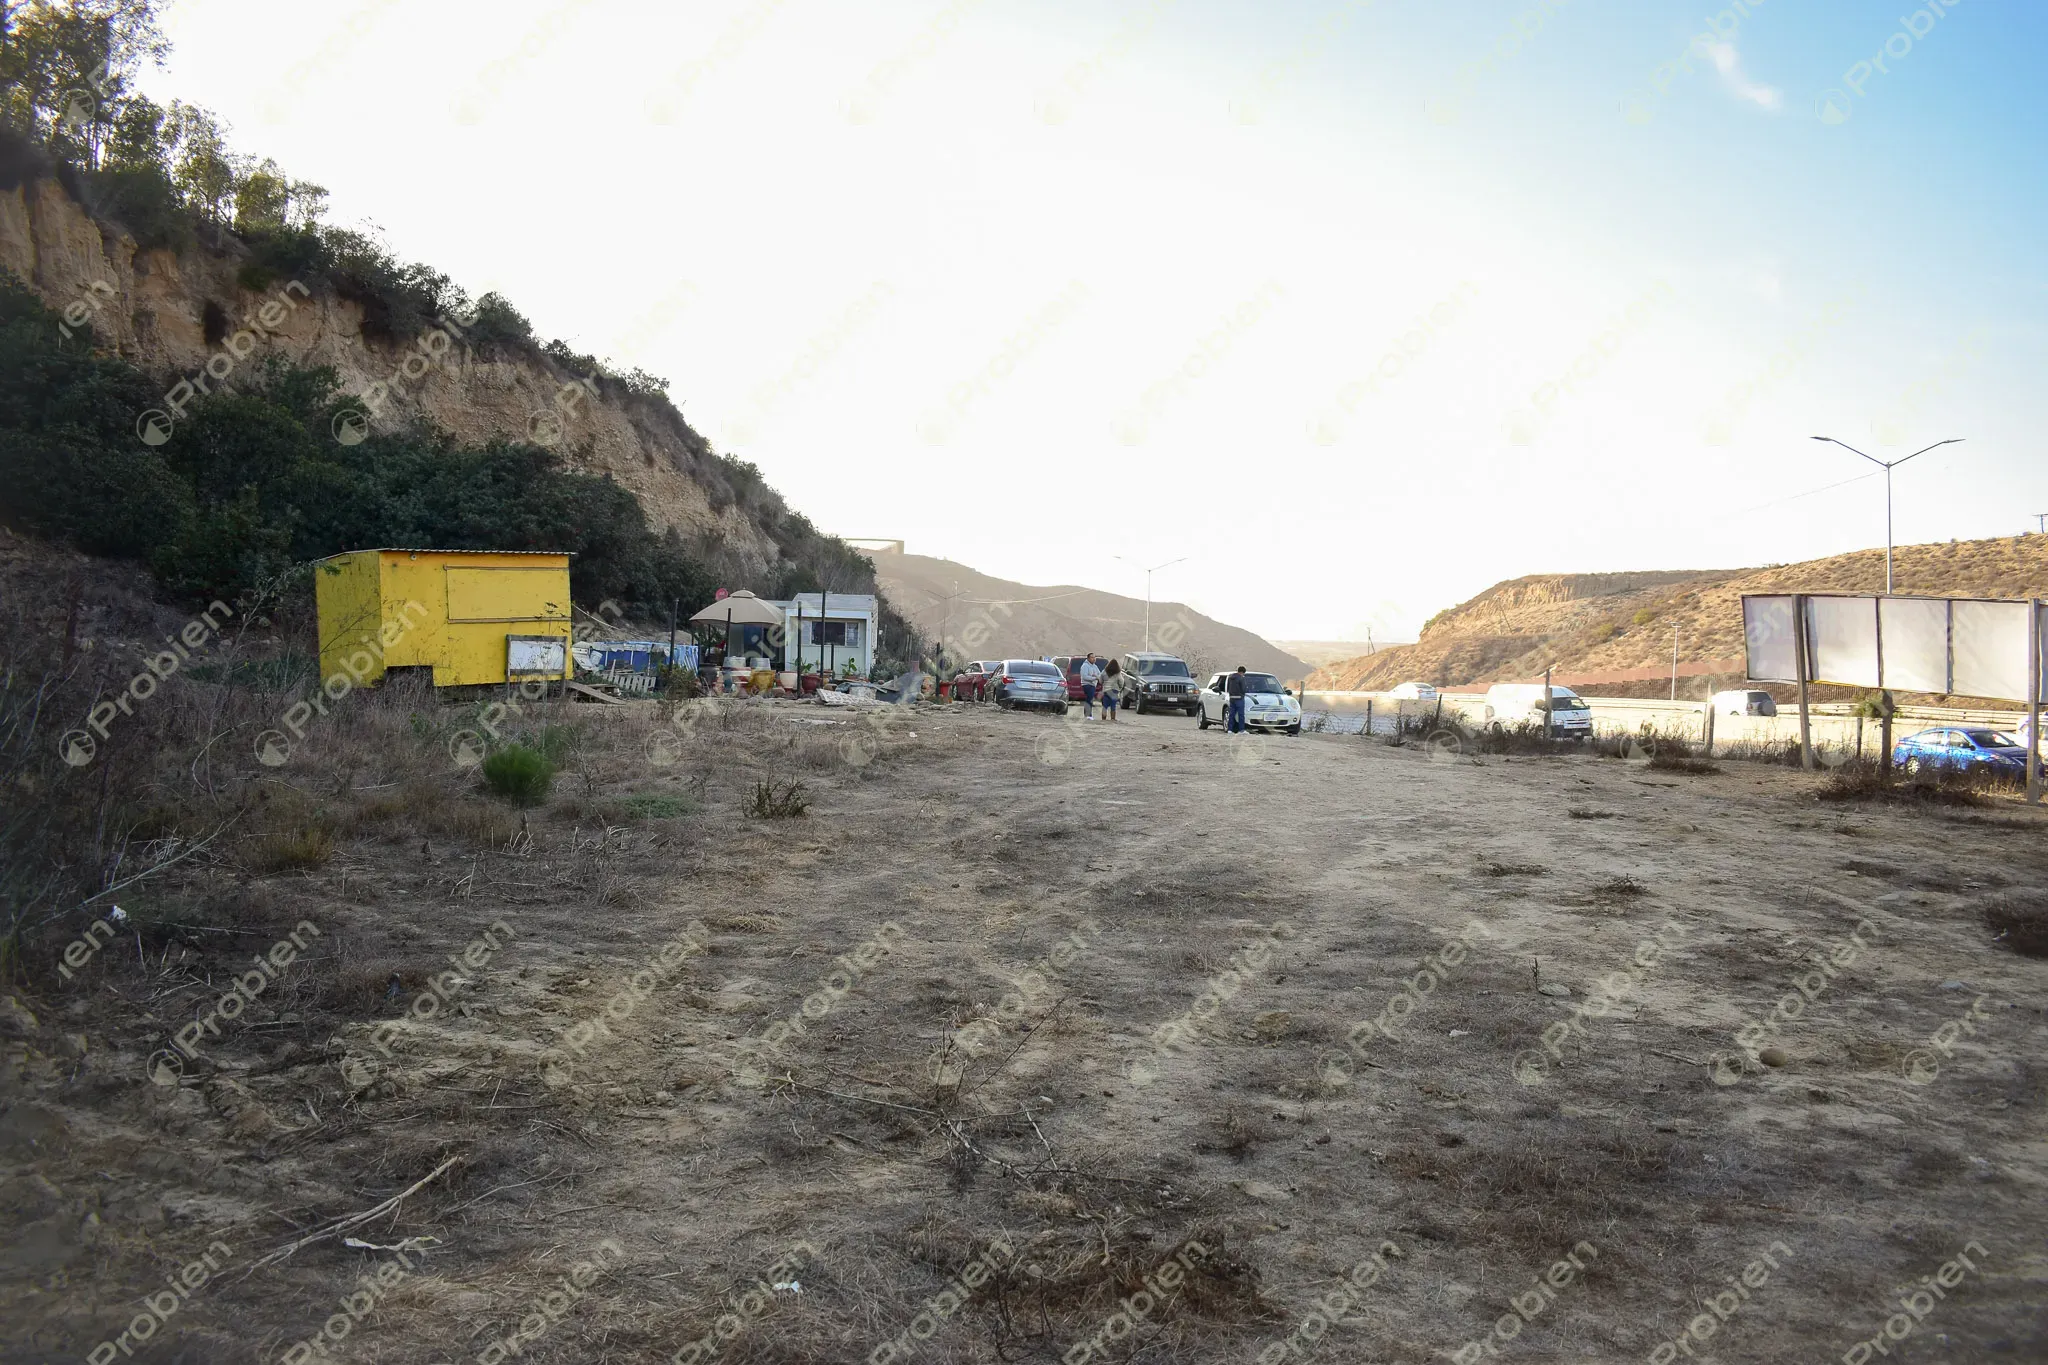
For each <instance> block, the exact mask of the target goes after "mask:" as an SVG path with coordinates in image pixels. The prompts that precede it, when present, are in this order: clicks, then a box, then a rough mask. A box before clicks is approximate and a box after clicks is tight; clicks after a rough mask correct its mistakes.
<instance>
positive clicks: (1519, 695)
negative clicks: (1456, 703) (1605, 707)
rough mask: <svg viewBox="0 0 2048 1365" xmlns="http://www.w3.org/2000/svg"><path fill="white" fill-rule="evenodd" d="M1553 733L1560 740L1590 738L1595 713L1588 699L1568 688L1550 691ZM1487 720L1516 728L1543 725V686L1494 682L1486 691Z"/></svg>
mask: <svg viewBox="0 0 2048 1365" xmlns="http://www.w3.org/2000/svg"><path fill="white" fill-rule="evenodd" d="M1550 702H1551V704H1550V728H1551V733H1553V734H1555V735H1557V736H1558V737H1559V738H1561V739H1590V738H1591V737H1592V734H1593V711H1592V708H1591V707H1589V706H1588V705H1587V704H1586V699H1585V698H1584V697H1582V696H1580V695H1579V694H1578V693H1576V692H1574V691H1572V690H1571V689H1570V688H1569V687H1558V686H1555V685H1553V686H1552V687H1551V689H1550ZM1486 720H1487V723H1488V724H1490V725H1498V726H1501V727H1502V728H1504V729H1513V728H1514V727H1515V726H1517V725H1522V724H1525V723H1526V724H1530V725H1541V724H1542V723H1543V684H1542V683H1495V684H1494V685H1493V686H1492V687H1489V688H1487V689H1486Z"/></svg>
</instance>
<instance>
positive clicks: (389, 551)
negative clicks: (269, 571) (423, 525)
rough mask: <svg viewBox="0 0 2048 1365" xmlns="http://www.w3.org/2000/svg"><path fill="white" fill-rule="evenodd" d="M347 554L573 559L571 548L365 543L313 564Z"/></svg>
mask: <svg viewBox="0 0 2048 1365" xmlns="http://www.w3.org/2000/svg"><path fill="white" fill-rule="evenodd" d="M349 555H563V556H565V557H567V558H570V559H574V558H575V557H576V552H575V551H573V550H430V549H427V548H426V547H424V546H413V545H365V546H364V547H363V548H362V549H360V550H343V551H342V552H341V553H340V554H334V555H327V556H325V557H324V558H321V559H316V560H314V561H313V562H314V563H315V564H325V563H326V562H327V561H328V560H329V559H345V558H347V557H348V556H349Z"/></svg>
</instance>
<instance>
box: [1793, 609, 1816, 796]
mask: <svg viewBox="0 0 2048 1365" xmlns="http://www.w3.org/2000/svg"><path fill="white" fill-rule="evenodd" d="M1792 649H1793V652H1794V653H1795V654H1797V655H1798V656H1799V659H1798V668H1797V670H1796V671H1797V673H1798V676H1799V766H1800V767H1802V768H1808V769H1811V768H1813V767H1815V766H1816V764H1815V762H1814V757H1813V718H1812V715H1811V713H1810V711H1809V697H1810V690H1811V689H1810V688H1809V686H1808V677H1807V675H1808V673H1809V672H1810V671H1811V665H1810V663H1809V661H1808V659H1807V655H1806V597H1805V595H1804V594H1803V593H1796V594H1794V595H1793V598H1792Z"/></svg>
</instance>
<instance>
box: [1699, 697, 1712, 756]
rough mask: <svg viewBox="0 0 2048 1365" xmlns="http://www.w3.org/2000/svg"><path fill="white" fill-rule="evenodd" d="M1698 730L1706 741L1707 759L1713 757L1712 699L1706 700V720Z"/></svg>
mask: <svg viewBox="0 0 2048 1365" xmlns="http://www.w3.org/2000/svg"><path fill="white" fill-rule="evenodd" d="M1700 729H1701V733H1702V735H1703V736H1704V738H1705V740H1706V745H1707V757H1708V758H1712V757H1713V756H1714V699H1713V698H1712V697H1709V698H1707V718H1706V721H1705V722H1704V723H1703V724H1702V725H1701V727H1700Z"/></svg>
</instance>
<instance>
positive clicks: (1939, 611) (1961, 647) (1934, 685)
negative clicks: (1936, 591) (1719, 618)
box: [1742, 593, 2048, 701]
mask: <svg viewBox="0 0 2048 1365" xmlns="http://www.w3.org/2000/svg"><path fill="white" fill-rule="evenodd" d="M1801 607H1803V608H1804V611H1805V617H1806V656H1807V657H1806V663H1807V669H1806V680H1807V681H1808V682H1816V683H1833V684H1836V685H1838V686H1843V687H1887V688H1892V689H1895V690H1897V691H1902V692H1930V693H1934V694H1935V695H1937V696H1944V695H1954V696H1963V697H1989V698H1996V699H1998V700H2001V701H2024V700H2025V699H2026V695H2027V680H2028V669H2029V666H2030V665H2029V659H2028V648H2029V644H2028V622H2029V620H2030V619H2031V618H2032V615H2033V610H2034V609H2033V605H2032V604H2031V603H2028V602H1993V601H1984V600H1982V599H1978V598H1966V597H1880V596H1877V595H1875V594H1867V595H1862V596H1856V595H1851V594H1846V593H1817V594H1812V595H1807V594H1798V595H1794V596H1785V595H1779V594H1768V595H1763V594H1760V595H1757V596H1748V597H1744V598H1743V599H1742V631H1743V639H1744V643H1745V645H1746V646H1747V647H1748V651H1749V677H1750V679H1751V680H1752V681H1754V682H1797V681H1798V680H1799V671H1798V665H1799V659H1798V649H1797V647H1796V644H1795V639H1794V635H1793V627H1794V623H1795V619H1796V612H1797V611H1798V610H1799V609H1800V608H1801ZM2041 618H2042V623H2043V625H2044V626H2048V610H2044V611H2043V612H2042V613H2041ZM2032 648H2033V649H2034V650H2035V651H2036V653H2037V654H2038V655H2039V656H2040V658H2041V659H2042V660H2043V661H2044V663H2048V639H2037V640H2035V641H2033V644H2032ZM2042 683H2043V696H2042V698H2041V700H2043V701H2048V669H2044V676H2043V678H2042Z"/></svg>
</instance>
